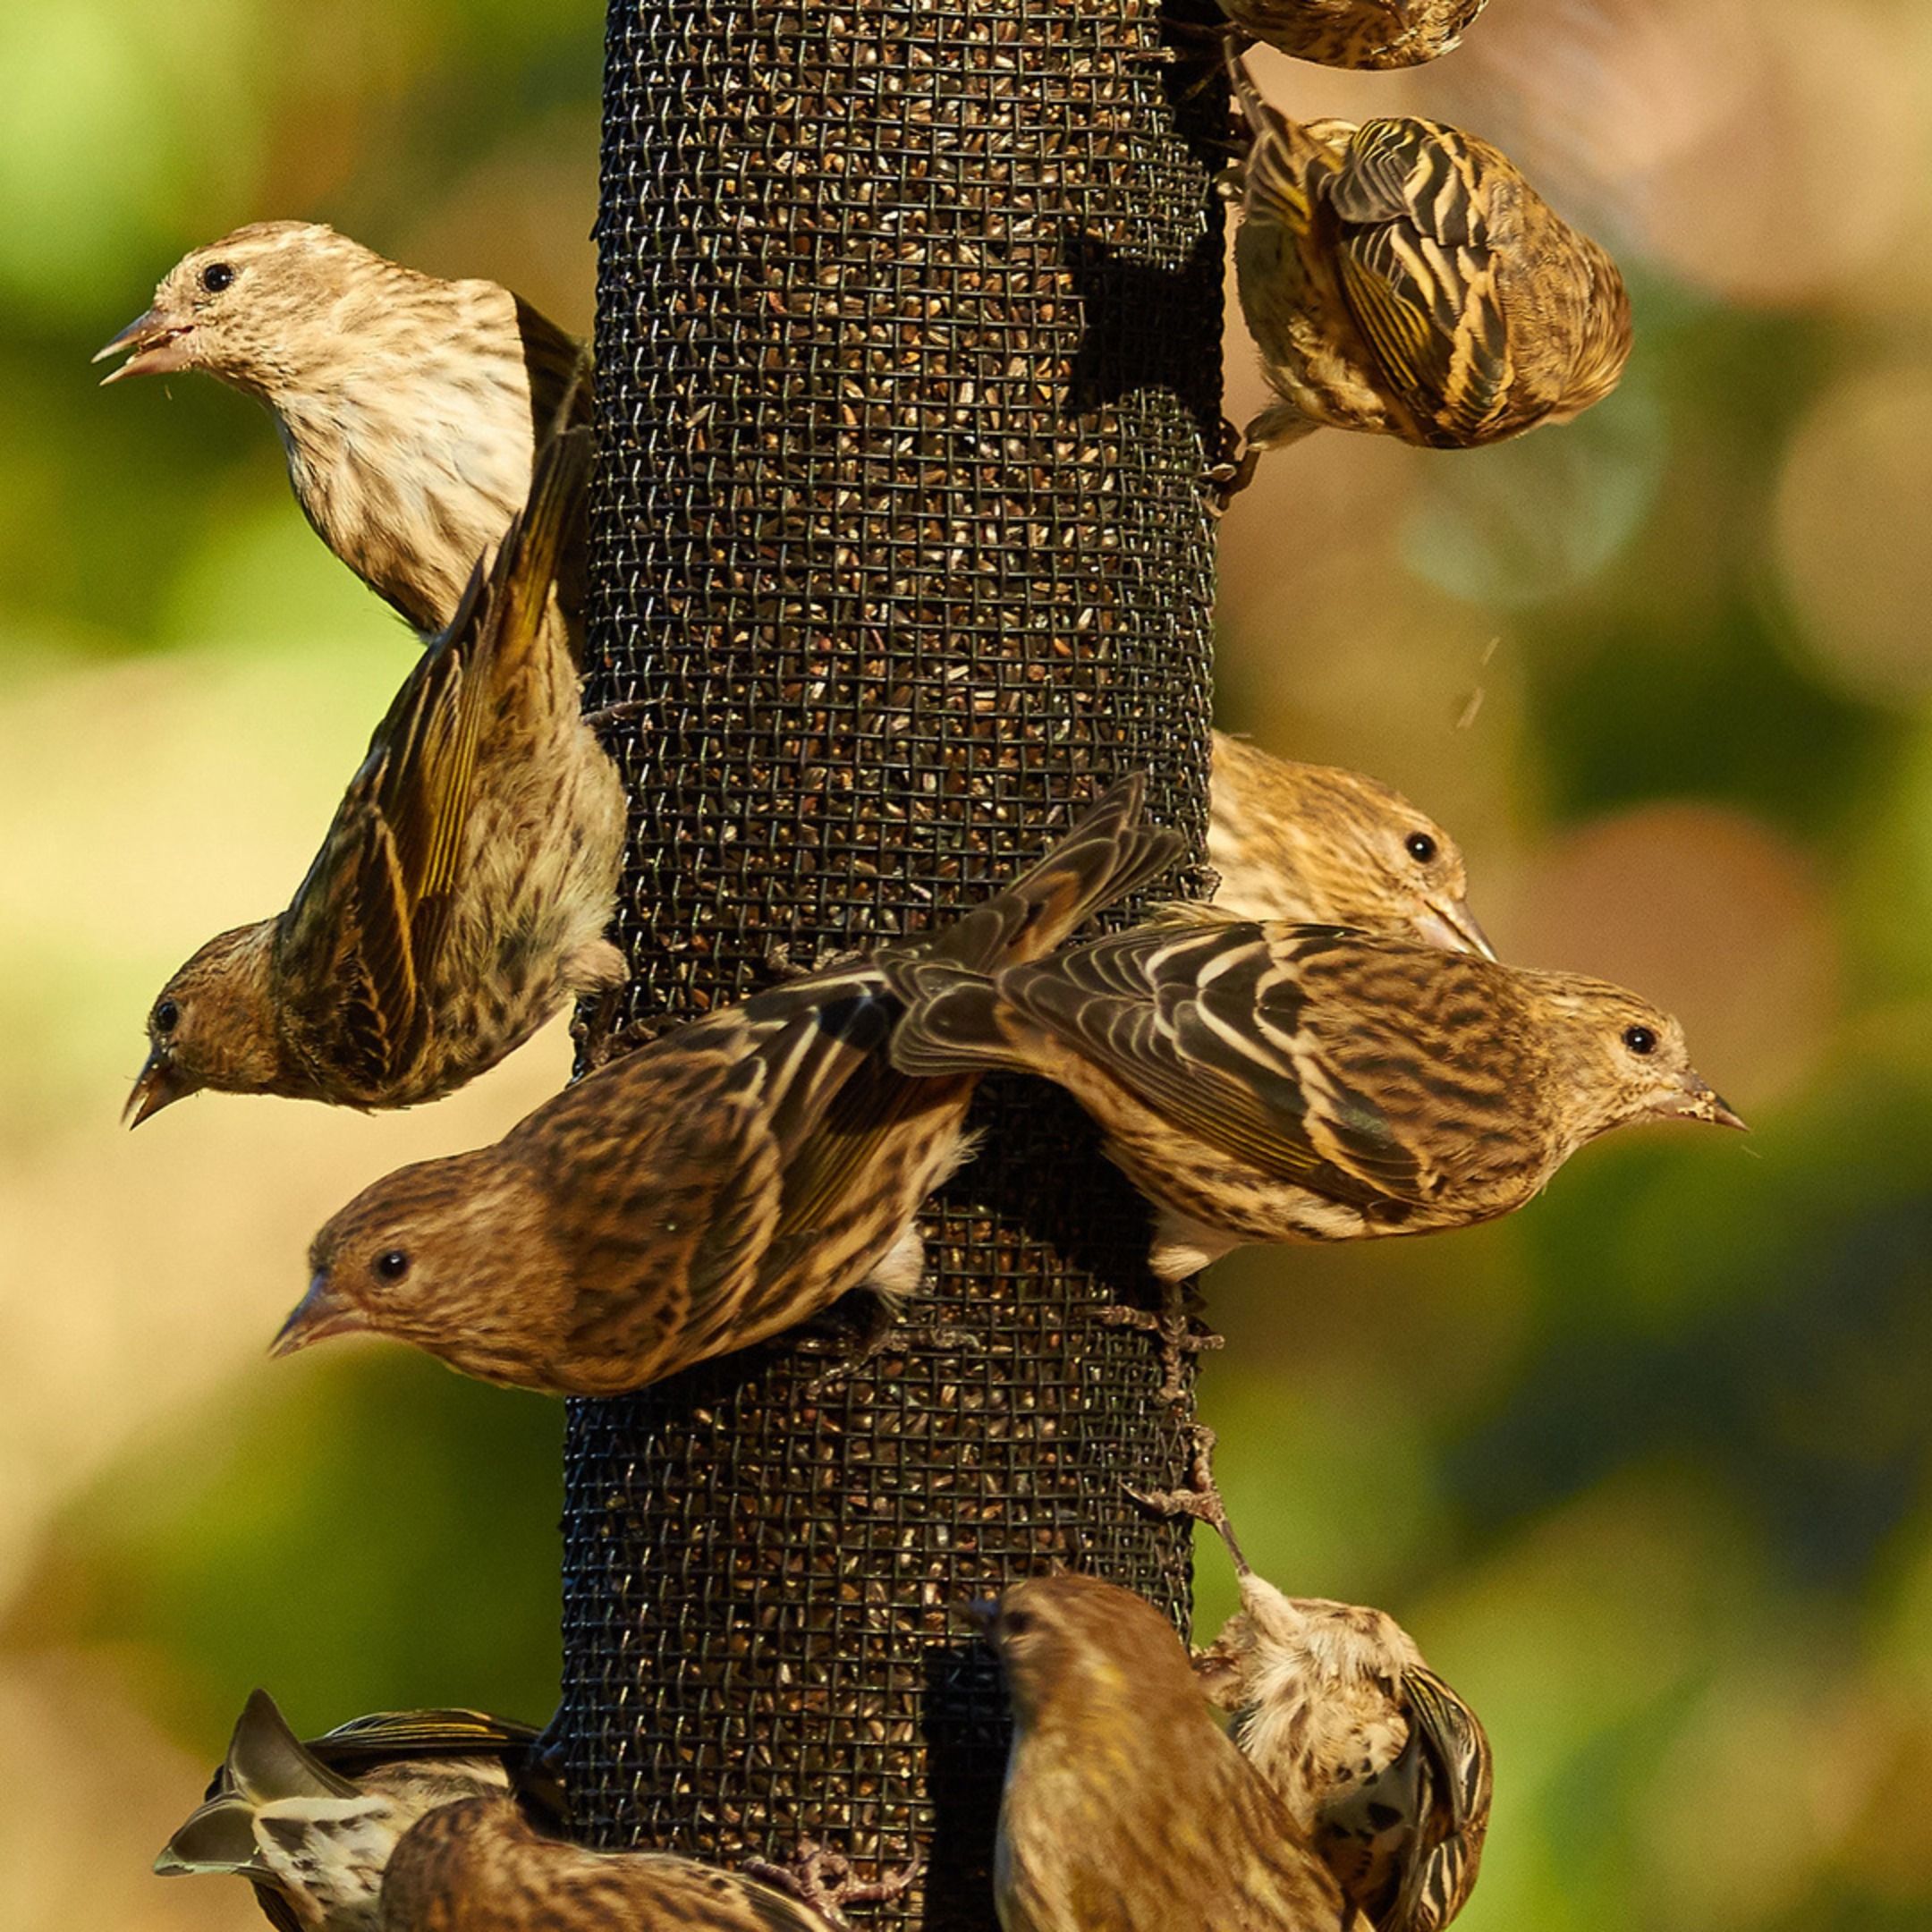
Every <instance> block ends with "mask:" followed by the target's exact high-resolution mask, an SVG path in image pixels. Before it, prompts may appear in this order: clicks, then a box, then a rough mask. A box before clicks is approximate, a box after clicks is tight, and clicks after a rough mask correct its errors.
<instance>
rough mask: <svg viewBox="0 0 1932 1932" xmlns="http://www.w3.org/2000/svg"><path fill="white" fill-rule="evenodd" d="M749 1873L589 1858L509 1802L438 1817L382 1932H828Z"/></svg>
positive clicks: (651, 1857)
mask: <svg viewBox="0 0 1932 1932" xmlns="http://www.w3.org/2000/svg"><path fill="white" fill-rule="evenodd" d="M842 1922H843V1920H842V1919H837V1920H828V1919H823V1918H820V1917H819V1916H818V1913H817V1912H815V1911H809V1910H808V1909H807V1908H806V1907H805V1906H804V1905H803V1904H801V1903H800V1902H797V1901H796V1900H793V1899H790V1898H787V1897H786V1896H785V1895H784V1894H783V1893H782V1892H778V1891H775V1890H774V1889H773V1888H772V1887H771V1886H769V1885H761V1884H759V1883H758V1881H757V1880H756V1879H753V1878H750V1877H746V1876H744V1874H742V1873H741V1872H733V1871H724V1870H722V1869H720V1868H718V1867H716V1866H712V1865H702V1864H699V1862H698V1861H697V1860H695V1859H685V1858H674V1857H671V1856H670V1855H669V1854H667V1853H664V1852H587V1851H585V1850H584V1849H583V1848H582V1847H581V1846H580V1845H573V1844H565V1843H562V1842H560V1841H559V1840H557V1839H555V1838H549V1837H546V1836H544V1835H543V1834H542V1833H540V1832H538V1830H536V1829H535V1828H534V1827H533V1826H531V1824H530V1820H529V1819H528V1818H525V1817H524V1815H523V1814H522V1813H521V1811H520V1810H519V1809H517V1807H516V1806H515V1805H514V1804H513V1802H511V1801H510V1800H509V1799H507V1798H504V1797H502V1796H500V1795H499V1796H495V1797H479V1798H470V1799H465V1800H463V1801H461V1802H459V1803H456V1804H453V1805H445V1807H444V1808H443V1809H441V1810H439V1811H432V1812H430V1813H429V1814H428V1817H426V1818H424V1819H423V1821H422V1822H421V1823H420V1824H419V1825H418V1826H416V1827H415V1829H414V1830H413V1831H411V1833H410V1834H409V1835H408V1836H407V1837H405V1838H404V1839H403V1840H402V1842H401V1843H399V1844H398V1845H397V1846H396V1848H395V1852H394V1856H393V1857H392V1858H391V1859H390V1861H389V1875H388V1879H387V1882H386V1884H385V1885H384V1886H383V1900H382V1919H381V1922H380V1932H826V1926H827V1925H828V1923H842Z"/></svg>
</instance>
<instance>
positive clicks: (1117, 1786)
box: [981, 1575, 1348, 1932]
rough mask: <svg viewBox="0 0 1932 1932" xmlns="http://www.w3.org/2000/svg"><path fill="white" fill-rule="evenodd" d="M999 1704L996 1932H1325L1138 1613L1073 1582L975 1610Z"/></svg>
mask: <svg viewBox="0 0 1932 1932" xmlns="http://www.w3.org/2000/svg"><path fill="white" fill-rule="evenodd" d="M981 1618H982V1622H983V1623H985V1625H986V1628H987V1635H988V1636H989V1638H990V1640H991V1641H992V1644H993V1647H994V1648H995V1649H996V1651H997V1652H998V1655H999V1659H1000V1666H1001V1671H1002V1674H1003V1675H1004V1679H1005V1683H1006V1693H1007V1698H1008V1700H1009V1701H1010V1703H1011V1704H1012V1707H1013V1745H1012V1748H1011V1750H1010V1753H1009V1755H1008V1757H1007V1760H1006V1782H1005V1787H1004V1791H1003V1792H1002V1794H1001V1799H1000V1818H999V1836H998V1842H997V1845H996V1851H995V1853H994V1873H993V1882H994V1896H995V1900H996V1904H997V1907H998V1911H999V1921H1000V1926H1001V1928H1002V1932H1093V1928H1100V1927H1105V1928H1107V1932H1174V1928H1181V1927H1203V1928H1214V1932H1339V1928H1341V1927H1342V1926H1343V1922H1344V1920H1345V1919H1346V1917H1347V1913H1348V1907H1347V1905H1346V1903H1345V1902H1344V1901H1343V1897H1342V1894H1341V1892H1340V1889H1339V1888H1338V1887H1337V1885H1336V1884H1335V1879H1334V1878H1333V1877H1331V1876H1330V1874H1329V1872H1328V1870H1327V1868H1326V1867H1325V1866H1324V1865H1323V1864H1322V1862H1321V1861H1320V1860H1318V1858H1317V1857H1315V1855H1314V1853H1313V1852H1312V1851H1311V1849H1310V1848H1309V1843H1308V1841H1307V1838H1306V1836H1305V1835H1304V1834H1303V1833H1302V1831H1301V1827H1300V1826H1298V1825H1297V1824H1296V1822H1295V1820H1294V1818H1292V1816H1291V1815H1290V1814H1289V1811H1288V1809H1287V1807H1286V1806H1285V1805H1284V1803H1283V1802H1282V1801H1281V1799H1280V1798H1279V1797H1278V1796H1277V1795H1276V1793H1275V1791H1274V1790H1273V1789H1272V1788H1271V1787H1270V1785H1269V1784H1268V1783H1267V1779H1266V1778H1264V1777H1263V1776H1261V1775H1260V1774H1259V1773H1258V1771H1257V1770H1256V1769H1255V1767H1253V1766H1252V1765H1251V1764H1250V1763H1249V1762H1248V1761H1247V1759H1245V1758H1243V1757H1242V1756H1241V1753H1240V1751H1238V1750H1236V1749H1235V1748H1234V1745H1233V1743H1232V1742H1231V1741H1230V1740H1229V1739H1228V1737H1227V1735H1226V1733H1224V1732H1223V1731H1222V1729H1221V1727H1220V1726H1219V1725H1218V1724H1216V1722H1215V1721H1214V1718H1213V1716H1211V1715H1210V1713H1209V1711H1208V1706H1207V1703H1206V1701H1205V1699H1203V1697H1202V1694H1201V1688H1200V1686H1199V1684H1198V1683H1197V1682H1195V1680H1194V1675H1193V1673H1192V1671H1191V1669H1190V1668H1189V1665H1188V1657H1187V1652H1186V1651H1185V1650H1184V1649H1182V1646H1181V1640H1180V1639H1179V1638H1178V1637H1176V1636H1175V1635H1174V1630H1173V1627H1172V1626H1171V1625H1170V1624H1169V1623H1168V1622H1167V1620H1166V1619H1165V1617H1163V1616H1162V1615H1161V1614H1160V1613H1159V1612H1158V1611H1157V1610H1156V1609H1155V1608H1154V1607H1153V1606H1152V1605H1151V1604H1148V1603H1147V1602H1144V1601H1143V1600H1142V1599H1141V1598H1140V1597H1136V1596H1135V1595H1133V1593H1132V1592H1131V1591H1130V1590H1124V1589H1120V1588H1119V1587H1118V1586H1117V1585H1115V1584H1112V1583H1106V1582H1103V1581H1101V1580H1100V1579H1099V1578H1097V1577H1089V1576H1072V1575H1062V1576H1050V1577H1035V1578H1031V1579H1030V1580H1027V1581H1025V1582H1022V1583H1015V1584H1013V1586H1012V1587H1011V1588H1010V1589H1007V1590H1006V1591H1005V1592H1004V1594H1003V1595H1002V1597H1000V1599H999V1603H998V1606H997V1607H996V1608H995V1607H994V1606H985V1607H984V1609H983V1610H982V1612H981Z"/></svg>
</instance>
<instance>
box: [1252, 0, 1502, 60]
mask: <svg viewBox="0 0 1932 1932" xmlns="http://www.w3.org/2000/svg"><path fill="white" fill-rule="evenodd" d="M1220 4H1221V11H1222V12H1223V13H1225V14H1226V15H1227V17H1228V19H1229V21H1231V22H1232V23H1233V25H1234V26H1235V27H1236V28H1238V29H1239V30H1240V31H1241V35H1242V37H1243V38H1245V39H1247V40H1250V41H1251V40H1261V41H1265V42H1266V43H1267V45H1268V46H1269V47H1276V48H1278V49H1279V50H1280V51H1281V52H1282V53H1284V54H1286V55H1292V57H1293V58H1294V59H1296V60H1304V61H1314V62H1316V63H1318V64H1319V65H1321V66H1323V67H1360V68H1373V69H1386V68H1391V67H1419V66H1420V65H1421V64H1423V63H1424V62H1425V61H1432V60H1436V59H1437V58H1439V57H1440V56H1441V55H1445V54H1446V53H1448V52H1449V51H1450V50H1451V49H1452V48H1453V47H1455V46H1456V44H1457V43H1458V42H1459V41H1460V40H1461V39H1462V36H1463V34H1464V32H1465V31H1466V30H1468V28H1469V24H1470V21H1473V20H1474V19H1475V18H1476V16H1477V15H1478V14H1479V13H1481V12H1482V10H1483V8H1484V7H1486V6H1487V4H1489V0H1220Z"/></svg>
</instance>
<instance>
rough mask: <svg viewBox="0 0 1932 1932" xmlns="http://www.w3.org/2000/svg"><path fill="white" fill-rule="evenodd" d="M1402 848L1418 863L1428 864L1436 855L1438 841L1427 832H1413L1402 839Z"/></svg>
mask: <svg viewBox="0 0 1932 1932" xmlns="http://www.w3.org/2000/svg"><path fill="white" fill-rule="evenodd" d="M1402 850H1403V851H1404V852H1407V853H1408V854H1409V856H1410V857H1411V859H1413V860H1415V862H1416V863H1417V864H1418V865H1427V864H1428V862H1429V860H1431V859H1433V858H1434V857H1435V856H1436V841H1435V840H1434V839H1432V838H1431V837H1430V836H1429V835H1428V833H1427V832H1411V834H1410V835H1409V836H1408V837H1407V838H1405V839H1404V840H1403V841H1402Z"/></svg>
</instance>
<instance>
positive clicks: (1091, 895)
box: [899, 772, 1182, 973]
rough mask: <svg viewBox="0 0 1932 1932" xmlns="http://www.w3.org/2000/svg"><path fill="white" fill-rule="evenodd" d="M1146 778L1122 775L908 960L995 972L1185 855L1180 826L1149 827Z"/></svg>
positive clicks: (1053, 941)
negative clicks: (1042, 852) (1041, 854)
mask: <svg viewBox="0 0 1932 1932" xmlns="http://www.w3.org/2000/svg"><path fill="white" fill-rule="evenodd" d="M1146 790H1147V782H1146V779H1145V778H1144V777H1143V776H1142V775H1140V773H1138V772H1137V773H1135V774H1134V775H1132V776H1131V777H1130V778H1123V780H1122V781H1121V782H1120V783H1119V784H1116V785H1115V786H1114V787H1113V789H1112V790H1111V791H1109V792H1106V795H1105V796H1104V797H1103V798H1101V800H1100V801H1099V802H1098V803H1097V804H1096V805H1095V806H1094V807H1093V808H1092V809H1090V810H1089V812H1087V814H1086V815H1085V816H1084V817H1083V818H1080V821H1079V822H1078V823H1077V824H1076V825H1075V826H1073V829H1072V831H1071V832H1069V833H1068V834H1067V835H1066V836H1065V837H1064V838H1063V839H1062V840H1060V842H1059V843H1057V844H1056V845H1055V846H1054V848H1053V849H1052V850H1051V851H1050V852H1048V853H1047V856H1046V857H1045V858H1044V859H1042V860H1040V861H1039V862H1038V864H1037V865H1035V866H1034V867H1032V868H1031V869H1030V870H1029V871H1026V872H1023V873H1021V876H1020V877H1018V878H1016V879H1014V880H1013V883H1012V884H1011V885H1006V886H1004V888H1002V890H1000V891H999V892H996V893H995V894H994V895H993V896H992V897H991V898H990V899H988V900H986V901H985V902H983V903H981V904H979V905H976V906H974V907H973V908H972V910H971V911H969V912H967V913H965V914H963V915H962V917H961V918H959V919H955V920H953V922H952V923H951V924H950V925H948V926H946V927H945V928H941V929H940V930H939V931H937V932H936V933H935V934H934V935H933V936H932V937H931V938H930V939H928V940H925V941H923V942H919V941H916V942H914V944H913V945H912V946H911V947H909V948H904V949H899V957H900V958H902V959H907V958H910V959H924V960H934V961H942V962H945V964H947V965H949V966H957V967H964V968H966V969H967V970H970V971H972V972H982V973H983V972H991V971H993V970H995V969H996V968H997V967H1000V966H1006V965H1012V964H1013V963H1015V962H1019V961H1022V960H1036V959H1043V958H1044V957H1045V956H1046V955H1047V953H1051V952H1052V951H1053V949H1054V948H1055V946H1056V945H1059V944H1060V942H1061V941H1062V940H1063V939H1065V938H1066V937H1068V936H1070V935H1071V934H1072V933H1073V932H1074V931H1076V930H1077V929H1078V928H1080V926H1081V925H1083V924H1084V923H1085V922H1086V921H1087V920H1088V919H1090V918H1091V917H1092V916H1093V915H1094V914H1095V913H1096V912H1097V911H1100V910H1101V909H1102V908H1103V907H1104V906H1108V905H1111V904H1113V902H1114V901H1115V900H1116V899H1122V898H1124V897H1125V896H1126V895H1127V894H1129V893H1131V892H1132V891H1133V890H1134V889H1135V888H1136V887H1137V886H1139V885H1143V884H1145V883H1146V881H1147V880H1148V879H1150V878H1153V877H1156V876H1157V875H1158V874H1159V873H1162V872H1164V871H1165V870H1166V869H1167V868H1168V867H1169V866H1171V865H1172V864H1173V863H1174V860H1176V859H1178V858H1179V857H1180V856H1181V851H1182V839H1181V835H1179V834H1178V833H1176V832H1170V831H1167V830H1165V829H1164V828H1163V827H1160V826H1148V825H1143V824H1142V823H1141V820H1140V811H1141V805H1142V802H1143V800H1144V797H1145V794H1146Z"/></svg>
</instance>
